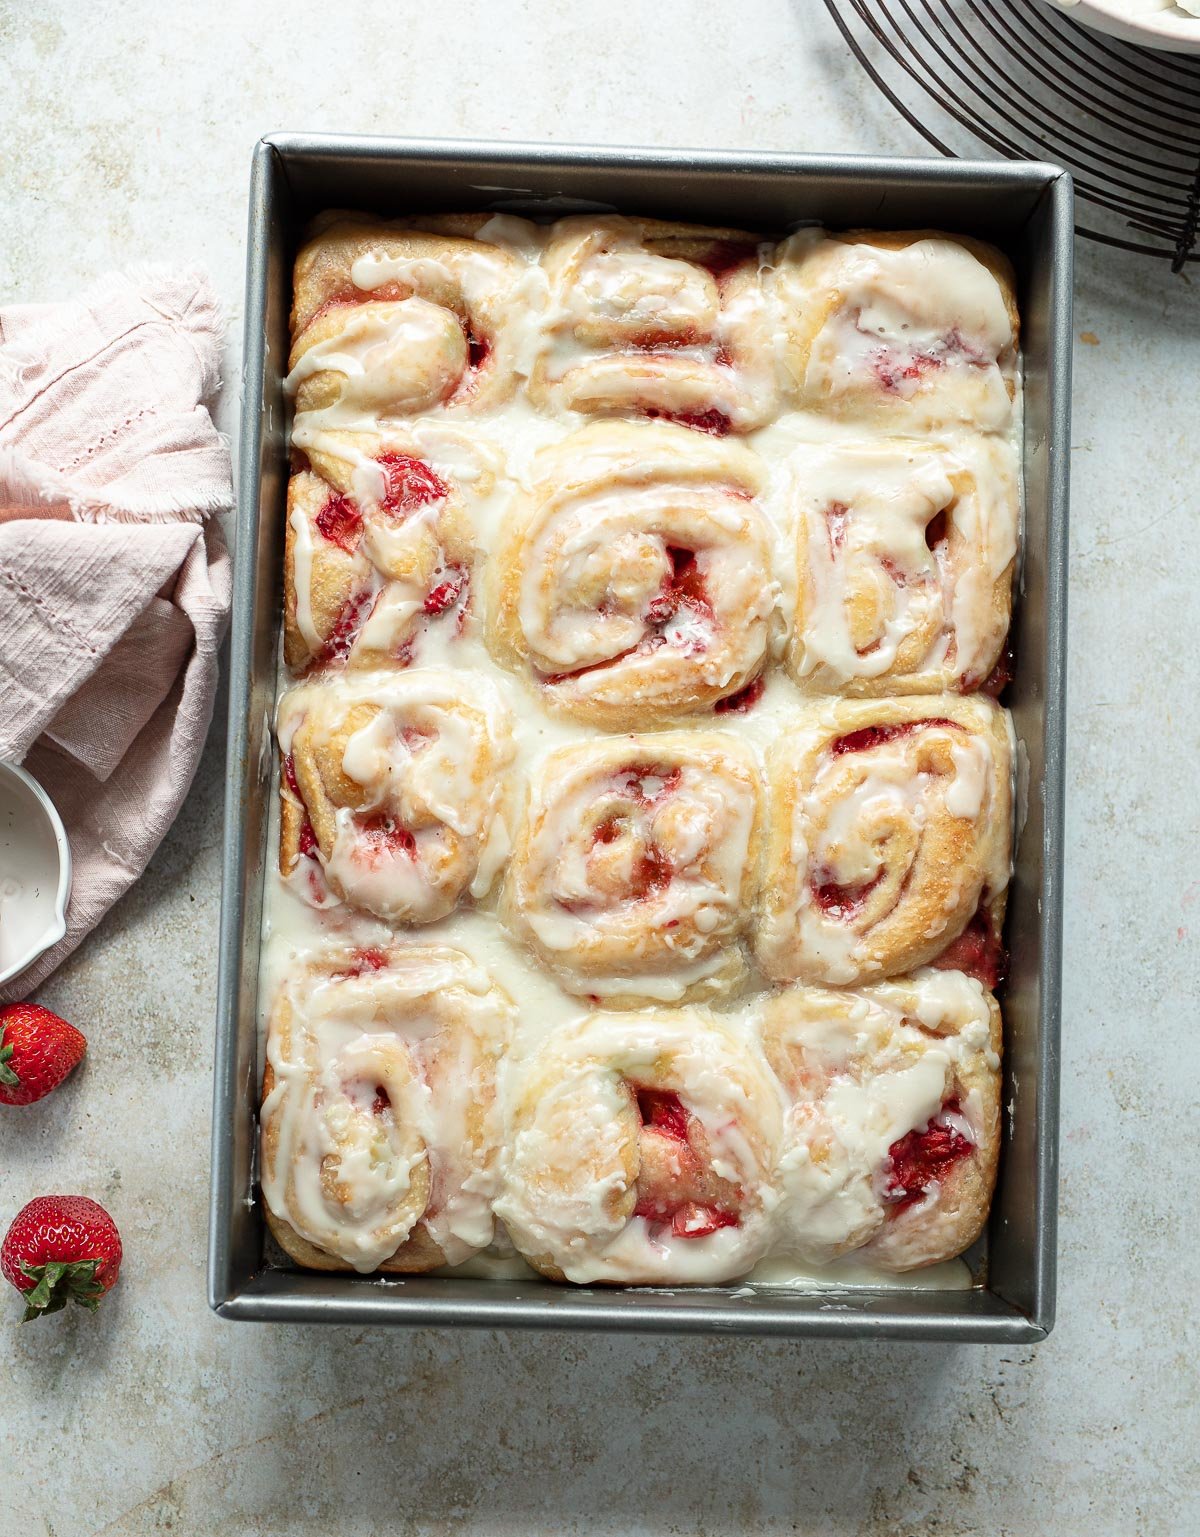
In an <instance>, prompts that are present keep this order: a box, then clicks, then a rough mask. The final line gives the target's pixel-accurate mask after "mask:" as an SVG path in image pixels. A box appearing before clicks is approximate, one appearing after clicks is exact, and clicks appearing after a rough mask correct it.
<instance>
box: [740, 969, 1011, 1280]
mask: <svg viewBox="0 0 1200 1537" xmlns="http://www.w3.org/2000/svg"><path fill="white" fill-rule="evenodd" d="M762 1029H763V1045H764V1048H765V1051H766V1054H767V1057H768V1059H769V1060H770V1062H771V1065H772V1066H773V1067H774V1069H775V1071H776V1072H777V1073H778V1075H779V1077H780V1080H781V1081H782V1083H783V1085H784V1088H785V1090H786V1092H787V1095H788V1098H789V1100H790V1101H791V1109H790V1110H789V1112H788V1116H787V1120H786V1125H785V1132H784V1146H783V1155H782V1158H781V1160H780V1166H779V1176H778V1181H779V1188H780V1192H781V1198H782V1199H781V1205H780V1209H779V1214H778V1230H779V1240H780V1244H781V1246H782V1247H784V1248H786V1249H788V1250H790V1251H791V1252H793V1253H796V1254H798V1255H799V1256H800V1257H801V1258H803V1259H804V1260H806V1261H807V1262H808V1263H810V1264H824V1263H826V1262H828V1261H829V1260H832V1259H836V1258H838V1257H839V1256H841V1255H844V1254H848V1253H850V1252H852V1251H858V1253H859V1256H860V1257H861V1258H862V1259H864V1260H866V1261H867V1262H868V1263H871V1264H874V1265H878V1266H879V1267H880V1268H882V1269H884V1270H913V1269H916V1268H918V1267H920V1266H923V1265H933V1264H937V1263H939V1262H940V1261H942V1260H946V1259H951V1258H953V1257H954V1256H955V1255H957V1254H961V1253H962V1251H963V1250H964V1249H966V1248H968V1247H969V1246H970V1245H971V1244H972V1243H974V1241H975V1240H976V1238H978V1237H979V1234H980V1233H981V1232H982V1230H983V1225H984V1223H985V1221H986V1220H987V1214H988V1207H989V1204H990V1202H991V1196H992V1187H993V1185H994V1183H995V1179H996V1162H997V1158H998V1154H999V1147H1000V1050H1001V1046H1000V1040H1001V1027H1000V1010H999V1008H998V1006H997V1004H996V1000H995V999H994V998H993V997H992V995H991V994H990V993H988V992H986V991H985V990H984V989H983V987H982V986H981V985H980V984H979V983H978V982H977V981H975V980H974V979H973V978H970V977H966V976H964V975H962V974H961V973H960V972H951V971H921V972H918V973H916V974H915V975H914V976H911V977H904V978H900V979H898V980H897V981H895V982H881V983H876V984H875V985H874V986H871V987H862V988H856V989H852V990H840V989H839V990H835V989H829V988H813V987H795V988H788V989H786V990H785V991H783V992H781V993H778V994H776V995H775V996H773V997H771V998H769V999H767V1000H766V1002H765V1003H764V1004H763V1006H762Z"/></svg>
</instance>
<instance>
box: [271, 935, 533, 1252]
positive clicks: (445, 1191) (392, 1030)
mask: <svg viewBox="0 0 1200 1537" xmlns="http://www.w3.org/2000/svg"><path fill="white" fill-rule="evenodd" d="M512 1023H513V1008H512V1005H511V1003H510V1002H509V1000H508V998H506V997H505V996H504V994H503V993H502V992H501V990H500V989H499V988H498V987H496V986H495V984H494V983H492V981H491V980H490V979H489V978H488V976H487V975H486V974H485V973H484V972H483V971H482V970H481V969H480V968H479V967H478V966H476V965H475V964H474V962H473V961H471V960H470V958H469V957H468V956H466V955H464V954H463V953H462V952H461V951H458V950H452V949H449V948H446V947H443V946H424V945H421V946H418V945H413V946H408V947H406V946H403V945H392V946H390V947H388V948H379V949H367V950H362V949H354V948H353V947H352V946H349V945H330V946H328V947H326V948H325V949H324V950H323V951H322V952H320V953H319V954H318V955H317V956H316V957H315V958H314V959H311V960H309V961H307V962H306V963H304V964H303V965H297V966H296V967H294V968H293V969H292V970H290V971H289V973H288V977H287V980H286V982H285V983H284V986H283V989H282V991H281V993H280V995H279V997H278V998H277V1000H276V1002H275V1005H274V1008H273V1011H272V1014H271V1019H270V1024H269V1027H268V1032H267V1065H266V1070H265V1072H264V1075H263V1105H262V1116H261V1124H262V1191H263V1198H264V1200H265V1203H266V1211H267V1222H268V1224H269V1226H270V1229H271V1232H272V1234H273V1235H274V1237H275V1239H276V1241H277V1242H278V1243H279V1244H280V1246H281V1247H282V1248H283V1249H284V1250H285V1251H286V1253H287V1254H289V1255H290V1256H291V1258H292V1259H294V1260H295V1261H296V1263H297V1264H300V1265H304V1266H306V1267H308V1268H309V1269H313V1270H349V1269H352V1270H358V1271H361V1272H364V1273H365V1272H368V1271H372V1270H385V1271H400V1272H406V1271H408V1272H411V1271H422V1270H431V1269H433V1268H434V1267H435V1266H437V1265H443V1264H458V1263H460V1262H461V1261H462V1260H465V1259H467V1258H468V1257H469V1256H470V1255H472V1254H474V1253H476V1252H478V1250H480V1249H483V1248H485V1247H486V1246H487V1245H488V1244H489V1243H490V1242H491V1240H492V1230H493V1222H492V1213H491V1201H492V1197H493V1196H494V1195H495V1192H496V1188H497V1184H498V1154H499V1143H500V1133H501V1126H500V1115H499V1110H498V1107H497V1102H496V1067H497V1063H498V1060H499V1058H500V1057H501V1055H502V1054H503V1052H504V1051H505V1049H506V1047H507V1045H508V1041H509V1037H510V1034H511V1031H512Z"/></svg>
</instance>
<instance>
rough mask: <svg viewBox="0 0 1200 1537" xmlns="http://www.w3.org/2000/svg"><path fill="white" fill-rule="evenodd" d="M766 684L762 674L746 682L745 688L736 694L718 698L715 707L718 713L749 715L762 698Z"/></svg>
mask: <svg viewBox="0 0 1200 1537" xmlns="http://www.w3.org/2000/svg"><path fill="white" fill-rule="evenodd" d="M766 686H767V680H766V679H765V678H763V677H761V676H760V677H757V678H754V679H752V680H751V681H750V682H749V683H747V684H746V686H745V688H740V689H738V691H737V693H736V694H730V695H729V696H728V697H727V698H725V699H718V700H717V702H716V704H715V705H714V706H713V709H714V711H715V712H716V713H717V714H718V715H731V714H735V715H747V714H749V712H750V711H751V710H752V709H753V708H754V706H755V705H756V704H757V703H758V701H759V700H760V699H761V698H762V696H763V690H764V689H765V688H766Z"/></svg>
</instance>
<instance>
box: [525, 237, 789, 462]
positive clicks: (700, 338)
mask: <svg viewBox="0 0 1200 1537" xmlns="http://www.w3.org/2000/svg"><path fill="white" fill-rule="evenodd" d="M542 267H543V271H544V272H545V275H546V279H547V281H548V284H549V297H548V301H547V309H546V314H545V320H544V322H543V344H542V349H541V353H540V356H539V358H538V361H537V364H536V365H535V367H534V368H533V370H532V373H531V375H530V392H531V395H532V397H533V399H534V401H535V402H536V403H537V404H538V405H540V406H542V407H543V408H555V409H560V410H569V411H578V412H582V413H584V414H587V415H592V414H605V413H614V412H619V413H633V412H639V413H642V414H644V415H647V416H654V417H666V418H669V419H670V420H672V421H676V422H680V423H682V424H683V425H684V426H687V427H693V428H698V429H699V430H701V431H704V432H711V433H716V434H722V433H726V432H747V431H749V430H751V429H753V428H755V427H761V426H762V425H763V424H764V423H765V422H766V421H768V420H769V419H770V418H771V416H772V415H773V414H774V412H775V409H776V405H777V402H778V396H779V381H778V376H777V371H776V362H775V347H774V335H773V325H772V322H771V314H770V310H769V308H768V301H767V298H766V295H765V294H764V290H763V285H762V281H761V278H760V261H759V244H758V240H757V238H756V237H755V236H754V235H750V234H747V233H746V232H745V231H744V230H726V229H709V228H705V227H704V226H699V225H687V224H666V223H662V222H660V221H659V220H655V219H625V218H618V217H615V216H614V217H611V218H603V219H596V218H591V217H579V218H569V219H562V220H560V221H559V222H558V223H557V224H556V225H555V226H554V227H553V229H552V230H551V231H550V236H549V239H548V241H547V245H546V250H545V255H544V257H543V260H542Z"/></svg>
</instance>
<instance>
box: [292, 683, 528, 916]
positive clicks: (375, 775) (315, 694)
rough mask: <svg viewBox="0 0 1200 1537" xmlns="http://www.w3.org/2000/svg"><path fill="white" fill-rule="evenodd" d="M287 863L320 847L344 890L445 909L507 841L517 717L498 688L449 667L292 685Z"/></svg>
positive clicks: (480, 877)
mask: <svg viewBox="0 0 1200 1537" xmlns="http://www.w3.org/2000/svg"><path fill="white" fill-rule="evenodd" d="M277 730H278V737H279V748H280V752H281V754H282V758H283V764H282V772H281V776H280V798H281V814H280V836H279V863H280V870H281V872H282V874H283V875H285V876H287V875H290V874H291V873H292V871H293V869H294V868H295V866H296V863H297V861H298V860H299V859H300V858H301V857H302V856H308V857H311V858H314V859H316V860H317V861H318V862H319V863H320V865H321V867H322V869H323V870H324V873H325V878H326V880H327V881H328V884H329V886H330V887H331V888H332V890H333V892H334V893H335V894H336V895H337V896H338V897H340V898H341V899H342V900H343V901H344V902H347V903H349V904H350V905H351V906H352V907H356V908H359V909H361V910H362V911H365V912H369V913H374V914H375V915H376V916H377V917H380V918H384V919H386V920H387V921H388V922H391V923H432V922H434V921H435V920H436V919H438V918H444V917H445V916H446V914H447V913H449V912H450V911H452V909H453V908H454V907H455V906H456V905H457V904H458V902H459V901H460V900H461V899H462V898H463V897H464V896H466V895H470V896H472V897H479V896H482V895H483V894H484V893H485V892H486V891H487V890H488V888H489V886H490V885H491V882H492V880H493V879H494V877H495V874H496V871H497V868H498V866H499V864H500V862H501V861H502V860H503V858H504V856H505V854H506V853H507V850H508V830H507V826H506V796H507V792H508V786H507V778H508V769H509V765H510V764H511V762H512V759H513V756H514V746H513V740H512V723H511V719H510V716H509V713H508V709H507V707H506V705H505V704H504V701H503V699H502V698H501V697H500V694H499V692H498V690H497V689H496V688H495V687H494V685H492V684H491V683H489V682H488V680H487V679H485V678H472V679H470V680H466V679H464V678H463V677H461V676H460V675H458V674H456V673H453V672H449V671H444V670H441V669H437V668H416V669H413V670H411V671H408V672H402V673H396V674H394V675H389V674H378V673H375V674H364V675H362V676H359V677H354V678H350V677H348V676H347V677H345V678H344V679H341V680H339V681H337V682H335V683H309V684H302V685H301V686H300V687H298V688H295V689H292V690H291V691H290V692H289V693H287V694H286V695H285V696H284V697H283V699H282V700H280V703H279V712H278V719H277Z"/></svg>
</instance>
